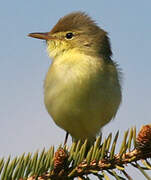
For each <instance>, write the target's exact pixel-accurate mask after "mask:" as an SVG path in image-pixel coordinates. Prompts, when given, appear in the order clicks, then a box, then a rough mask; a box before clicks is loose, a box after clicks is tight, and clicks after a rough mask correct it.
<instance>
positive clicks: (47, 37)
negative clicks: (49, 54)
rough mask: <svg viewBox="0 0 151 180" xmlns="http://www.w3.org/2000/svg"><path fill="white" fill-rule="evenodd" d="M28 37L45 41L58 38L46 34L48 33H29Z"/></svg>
mask: <svg viewBox="0 0 151 180" xmlns="http://www.w3.org/2000/svg"><path fill="white" fill-rule="evenodd" d="M28 36H30V37H33V38H37V39H44V40H52V39H56V37H53V36H51V35H50V34H49V33H48V32H46V33H39V32H36V33H29V34H28Z"/></svg>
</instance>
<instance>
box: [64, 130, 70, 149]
mask: <svg viewBox="0 0 151 180" xmlns="http://www.w3.org/2000/svg"><path fill="white" fill-rule="evenodd" d="M68 136H69V133H68V132H66V136H65V140H64V146H65V145H66V144H67V140H68Z"/></svg>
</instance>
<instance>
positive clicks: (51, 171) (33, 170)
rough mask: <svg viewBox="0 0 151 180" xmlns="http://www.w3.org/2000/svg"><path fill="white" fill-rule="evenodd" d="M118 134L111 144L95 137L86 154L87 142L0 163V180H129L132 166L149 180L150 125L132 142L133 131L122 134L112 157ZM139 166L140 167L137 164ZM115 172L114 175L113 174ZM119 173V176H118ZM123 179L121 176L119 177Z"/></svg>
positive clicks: (130, 179) (52, 148)
mask: <svg viewBox="0 0 151 180" xmlns="http://www.w3.org/2000/svg"><path fill="white" fill-rule="evenodd" d="M118 136H119V132H117V133H116V135H115V137H114V138H113V140H112V134H111V133H110V134H109V136H108V137H107V138H106V139H105V140H104V142H101V139H102V137H101V136H99V137H98V138H97V140H96V141H95V144H94V145H92V146H91V148H90V150H89V151H88V152H87V141H85V142H84V144H82V145H81V143H80V141H79V142H77V143H75V142H73V144H72V145H71V147H70V148H68V147H66V146H64V147H62V146H60V147H59V148H58V150H57V151H56V152H54V147H51V148H50V150H49V151H47V152H46V151H45V149H44V150H43V151H42V152H41V153H40V154H39V153H38V152H36V153H35V154H34V155H33V156H32V155H31V153H28V154H27V155H25V154H23V155H22V156H21V157H16V158H14V159H13V160H11V158H10V157H9V158H8V159H7V160H6V161H5V160H4V158H2V159H1V160H0V177H1V178H0V179H1V180H36V179H37V180H73V179H74V178H76V177H78V180H85V179H86V180H89V179H90V177H89V175H90V174H93V175H94V176H96V177H97V178H98V179H105V180H109V179H110V177H111V176H113V177H114V178H115V179H117V180H121V179H128V180H132V177H131V176H130V175H129V174H128V173H127V172H126V170H125V167H126V166H127V165H132V166H133V167H134V168H137V169H138V170H140V172H141V173H142V174H143V175H144V176H145V178H146V179H148V180H151V177H149V175H148V174H147V173H146V171H147V170H151V162H150V161H149V160H150V159H149V158H151V125H146V126H143V127H142V128H141V130H140V132H139V133H138V135H137V138H136V129H135V128H131V129H130V130H129V131H126V132H125V134H124V137H123V141H122V144H121V147H120V150H119V152H118V153H115V150H116V145H117V140H118ZM140 163H141V164H140ZM116 170H118V171H116ZM119 172H122V173H119ZM122 175H123V176H122Z"/></svg>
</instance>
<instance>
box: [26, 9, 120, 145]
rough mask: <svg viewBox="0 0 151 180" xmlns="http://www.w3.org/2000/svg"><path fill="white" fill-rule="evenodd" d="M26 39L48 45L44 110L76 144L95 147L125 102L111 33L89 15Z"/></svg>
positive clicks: (64, 20)
mask: <svg viewBox="0 0 151 180" xmlns="http://www.w3.org/2000/svg"><path fill="white" fill-rule="evenodd" d="M28 36H30V37H33V38H38V39H42V40H45V41H46V46H47V52H48V55H49V57H50V58H51V59H52V63H51V65H50V67H49V69H48V72H47V74H46V78H45V81H44V103H45V107H46V109H47V111H48V113H49V115H50V116H51V117H52V119H53V120H54V122H55V123H56V125H58V126H59V127H60V128H62V129H64V130H65V131H66V140H65V144H66V141H67V137H68V134H70V135H71V136H72V139H73V141H78V140H80V141H81V142H84V141H85V140H87V141H88V143H89V144H92V143H94V141H95V139H96V136H97V135H98V134H99V133H100V131H101V129H102V127H103V126H105V125H106V124H107V123H109V122H110V121H111V120H112V119H114V117H115V115H116V113H117V111H118V109H119V106H120V104H121V101H122V88H121V70H120V68H119V65H118V63H116V62H115V61H113V60H112V50H111V45H110V39H109V36H108V33H107V32H106V31H105V30H103V29H102V28H101V27H99V26H98V25H97V23H96V22H95V21H94V20H92V18H91V17H90V16H89V15H88V14H87V13H85V12H81V11H76V12H72V13H70V14H67V15H65V16H63V17H61V18H60V19H59V21H58V22H57V24H56V25H55V26H54V27H53V28H52V29H51V31H50V32H44V33H40V32H35V33H30V34H28Z"/></svg>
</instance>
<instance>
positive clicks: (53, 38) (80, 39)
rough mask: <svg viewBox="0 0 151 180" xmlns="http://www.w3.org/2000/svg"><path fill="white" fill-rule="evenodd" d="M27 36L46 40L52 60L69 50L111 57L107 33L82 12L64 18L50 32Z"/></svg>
mask: <svg viewBox="0 0 151 180" xmlns="http://www.w3.org/2000/svg"><path fill="white" fill-rule="evenodd" d="M29 36H30V37H34V38H38V39H44V40H46V42H47V50H48V54H49V56H50V57H52V58H55V57H56V56H59V55H61V54H62V53H68V51H71V50H75V51H79V52H80V53H85V54H90V55H96V56H100V55H101V56H104V57H110V56H111V55H112V52H111V48H110V42H109V38H108V36H107V33H106V32H105V31H104V30H103V29H101V28H100V27H99V26H97V24H96V23H95V22H94V21H93V20H92V19H91V18H90V17H89V16H88V15H87V14H85V13H83V12H74V13H71V14H68V15H66V16H64V17H63V18H61V19H60V20H59V21H58V22H57V24H56V25H55V26H54V27H53V29H52V30H51V31H50V32H47V33H30V34H29Z"/></svg>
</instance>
